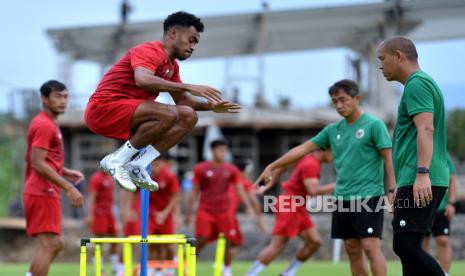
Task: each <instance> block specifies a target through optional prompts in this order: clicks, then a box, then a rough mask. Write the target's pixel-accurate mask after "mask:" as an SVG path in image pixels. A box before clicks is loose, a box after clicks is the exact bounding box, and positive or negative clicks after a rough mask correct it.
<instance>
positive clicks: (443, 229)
mask: <svg viewBox="0 0 465 276" xmlns="http://www.w3.org/2000/svg"><path fill="white" fill-rule="evenodd" d="M431 233H432V234H433V237H438V236H450V221H449V218H447V217H446V215H445V214H444V211H441V212H437V213H436V217H434V221H433V227H432V228H431ZM431 233H428V234H431Z"/></svg>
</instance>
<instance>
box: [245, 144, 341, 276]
mask: <svg viewBox="0 0 465 276" xmlns="http://www.w3.org/2000/svg"><path fill="white" fill-rule="evenodd" d="M328 162H332V155H331V152H330V151H321V150H319V151H315V152H313V153H311V154H308V155H305V156H304V157H303V158H302V159H300V160H299V161H297V163H296V165H295V167H294V168H293V170H292V173H291V175H290V176H289V179H288V180H287V181H286V182H284V184H283V189H284V191H283V192H282V194H281V195H280V196H279V197H280V198H279V199H278V202H277V203H278V204H276V206H275V208H276V222H275V226H274V229H273V239H272V241H271V243H270V244H269V245H268V246H267V247H266V248H264V249H263V250H262V251H261V252H260V253H259V254H258V256H257V260H256V261H255V263H254V264H253V266H252V267H251V268H250V270H249V272H248V273H247V276H257V275H259V274H260V272H261V271H262V270H264V269H265V268H266V266H267V265H268V264H270V263H271V261H273V259H274V258H275V257H276V256H278V254H279V253H280V252H281V251H282V250H283V249H284V247H285V246H286V244H287V242H288V241H289V239H291V238H294V237H296V236H299V237H300V238H301V239H302V240H303V241H304V243H305V244H304V246H303V247H302V248H301V249H300V250H299V252H297V254H296V256H295V257H294V259H293V260H292V262H291V264H290V265H289V267H288V268H287V269H286V270H285V271H284V272H283V273H281V274H280V275H283V276H293V275H294V274H295V273H296V272H297V270H298V269H299V267H300V266H301V265H302V263H303V262H305V261H306V260H307V259H308V258H310V257H311V256H312V255H313V254H314V253H315V252H316V251H317V250H318V249H319V248H320V246H321V243H322V240H321V237H320V234H319V233H318V230H317V229H316V227H315V223H314V222H313V221H312V219H311V218H310V216H309V215H308V212H307V209H306V204H304V205H303V206H296V207H295V210H294V211H293V210H292V209H293V206H290V208H287V209H286V208H285V206H284V205H285V204H287V203H292V202H297V201H300V202H306V199H307V195H310V196H316V195H323V194H329V193H331V192H332V191H333V190H334V187H335V184H328V185H324V186H320V166H321V163H328ZM283 172H284V170H283V169H282V170H281V171H280V173H279V175H280V174H282V173H283ZM266 188H270V186H268V187H266ZM264 191H265V190H262V191H261V192H264ZM292 197H300V199H297V198H295V199H294V200H293V198H292ZM285 202H287V203H285ZM280 203H282V206H281V205H280ZM289 205H290V204H289Z"/></svg>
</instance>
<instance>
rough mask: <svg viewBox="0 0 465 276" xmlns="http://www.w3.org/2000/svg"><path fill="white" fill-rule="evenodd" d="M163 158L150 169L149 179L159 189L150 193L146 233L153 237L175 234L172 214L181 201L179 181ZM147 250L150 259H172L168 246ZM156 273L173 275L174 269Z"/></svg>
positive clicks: (172, 254) (171, 250)
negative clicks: (149, 253) (153, 181)
mask: <svg viewBox="0 0 465 276" xmlns="http://www.w3.org/2000/svg"><path fill="white" fill-rule="evenodd" d="M165 157H166V156H162V157H160V158H159V159H157V160H155V161H154V162H153V163H152V167H151V177H152V179H153V180H155V181H156V182H157V183H158V187H159V188H158V190H157V192H155V193H150V205H149V206H150V207H149V214H150V215H149V229H148V233H149V234H154V235H170V234H174V233H175V232H176V231H175V223H174V212H175V210H176V209H177V208H178V206H179V203H180V200H181V194H180V187H179V180H178V178H177V176H176V175H175V174H174V173H173V172H172V171H171V167H170V165H169V163H168V161H167V159H166V158H165ZM149 248H150V252H151V256H150V259H156V260H173V259H174V249H173V247H172V246H171V245H169V244H159V245H155V246H150V247H149ZM157 273H158V274H160V275H166V276H172V275H174V274H175V273H174V269H171V268H170V269H166V270H165V271H163V272H162V271H157ZM155 275H157V274H155Z"/></svg>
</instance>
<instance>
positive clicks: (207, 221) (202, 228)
mask: <svg viewBox="0 0 465 276" xmlns="http://www.w3.org/2000/svg"><path fill="white" fill-rule="evenodd" d="M233 224H234V223H233V219H232V216H231V215H230V213H228V212H226V213H211V212H207V211H203V210H198V211H197V218H196V220H195V234H196V236H197V237H202V238H205V239H206V240H207V242H212V241H215V240H216V239H218V237H219V235H220V233H223V234H224V236H225V238H226V239H227V240H228V241H230V242H231V243H233V244H234V242H235V241H236V235H237V231H236V230H235V229H234V227H233ZM234 245H235V244H234Z"/></svg>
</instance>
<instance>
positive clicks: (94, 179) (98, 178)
mask: <svg viewBox="0 0 465 276" xmlns="http://www.w3.org/2000/svg"><path fill="white" fill-rule="evenodd" d="M113 188H114V185H113V180H112V178H111V176H110V175H108V174H105V173H104V172H102V171H97V172H95V173H94V174H92V176H91V177H90V184H89V190H90V191H92V192H95V194H96V198H95V204H94V209H95V210H93V211H94V213H95V214H103V213H110V214H111V213H112V207H113Z"/></svg>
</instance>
